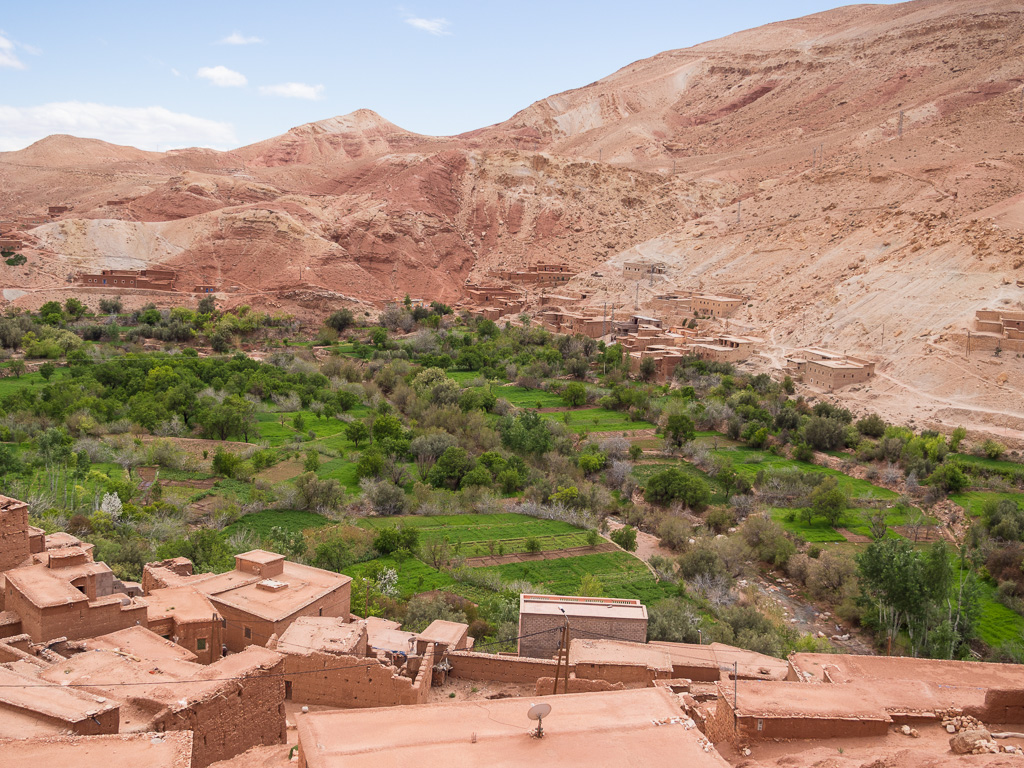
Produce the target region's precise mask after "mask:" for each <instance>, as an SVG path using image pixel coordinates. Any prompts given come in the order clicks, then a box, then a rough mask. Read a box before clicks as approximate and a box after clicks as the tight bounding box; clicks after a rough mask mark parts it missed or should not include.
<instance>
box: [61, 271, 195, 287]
mask: <svg viewBox="0 0 1024 768" xmlns="http://www.w3.org/2000/svg"><path fill="white" fill-rule="evenodd" d="M176 277H177V275H176V273H175V272H174V271H173V270H170V269H141V270H134V269H104V270H102V271H101V272H100V273H98V274H81V275H79V276H78V284H79V285H85V286H88V287H90V288H147V289H149V290H154V291H173V290H174V280H175V278H176Z"/></svg>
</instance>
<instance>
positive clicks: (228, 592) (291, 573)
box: [190, 560, 352, 621]
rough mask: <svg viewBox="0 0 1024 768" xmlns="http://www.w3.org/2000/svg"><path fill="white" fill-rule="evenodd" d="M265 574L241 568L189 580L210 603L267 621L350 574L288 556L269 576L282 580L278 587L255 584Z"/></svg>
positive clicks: (304, 603) (344, 580)
mask: <svg viewBox="0 0 1024 768" xmlns="http://www.w3.org/2000/svg"><path fill="white" fill-rule="evenodd" d="M264 578H265V577H263V576H259V575H257V574H253V573H247V572H245V571H238V570H234V571H228V572H227V573H221V574H218V575H217V576H213V577H212V578H208V579H202V580H196V581H193V582H190V583H194V584H195V585H196V589H198V590H199V591H200V592H202V593H204V594H206V595H207V596H209V597H210V599H211V600H212V601H213V602H214V603H222V604H224V605H227V606H230V607H232V608H237V609H238V610H240V611H245V612H246V613H249V614H252V615H253V616H259V617H260V618H261V619H266V620H267V621H281V620H282V619H286V618H288V617H289V616H291V615H292V614H293V613H295V612H296V611H298V610H300V609H302V608H304V607H305V606H307V605H309V604H310V603H312V602H314V601H316V600H319V599H320V598H322V597H324V596H326V595H328V594H330V593H331V592H334V591H335V590H337V589H339V588H341V587H343V586H344V585H346V584H348V583H350V582H351V581H352V578H351V577H349V576H343V575H342V574H340V573H333V572H331V571H325V570H322V569H320V568H314V567H312V566H309V565H300V564H299V563H292V562H289V561H288V560H285V562H284V570H283V571H282V572H281V573H279V574H276V575H275V576H274V577H273V580H274V581H276V582H281V583H283V584H286V585H287V587H286V588H284V589H279V590H268V589H263V588H261V587H259V586H257V585H258V583H259V582H260V581H263V580H264Z"/></svg>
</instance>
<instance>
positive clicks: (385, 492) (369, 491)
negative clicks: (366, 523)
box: [359, 477, 411, 554]
mask: <svg viewBox="0 0 1024 768" xmlns="http://www.w3.org/2000/svg"><path fill="white" fill-rule="evenodd" d="M359 487H360V488H361V489H362V491H363V498H365V499H366V501H367V502H368V503H369V504H370V507H371V509H373V511H374V512H376V513H377V514H378V515H400V514H402V512H403V511H404V510H405V491H403V490H402V489H401V488H399V487H398V486H397V485H395V484H394V483H392V482H391V481H390V480H373V479H371V478H369V477H364V478H363V479H362V480H360V481H359ZM374 547H377V544H376V542H374ZM406 549H411V547H406ZM377 550H378V551H381V552H382V551H383V550H380V548H379V547H377ZM384 554H387V553H386V552H384Z"/></svg>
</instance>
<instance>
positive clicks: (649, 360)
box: [640, 357, 658, 381]
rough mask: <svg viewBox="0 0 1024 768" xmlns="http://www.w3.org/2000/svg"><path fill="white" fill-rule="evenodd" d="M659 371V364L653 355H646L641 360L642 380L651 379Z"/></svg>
mask: <svg viewBox="0 0 1024 768" xmlns="http://www.w3.org/2000/svg"><path fill="white" fill-rule="evenodd" d="M657 373H658V364H657V363H656V362H655V361H654V358H653V357H645V358H643V359H642V360H641V361H640V380H641V381H651V380H652V379H653V378H654V377H655V375H656V374H657Z"/></svg>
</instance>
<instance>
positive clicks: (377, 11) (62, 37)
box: [0, 0, 844, 151]
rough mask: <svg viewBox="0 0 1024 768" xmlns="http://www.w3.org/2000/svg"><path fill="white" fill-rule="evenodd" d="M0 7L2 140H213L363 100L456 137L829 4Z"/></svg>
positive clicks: (269, 131)
mask: <svg viewBox="0 0 1024 768" xmlns="http://www.w3.org/2000/svg"><path fill="white" fill-rule="evenodd" d="M4 5H5V6H6V7H5V8H3V9H0V151H3V150H12V149H19V148H21V147H24V146H27V145H28V144H30V143H31V142H33V141H36V140H38V139H40V138H42V137H43V136H46V135H49V134H51V133H71V134H74V135H78V136H88V137H91V138H99V139H104V140H106V141H111V142H114V143H119V144H131V145H134V146H138V147H142V148H145V149H159V150H163V149H168V148H171V147H178V146H210V147H215V148H218V149H228V148H231V147H236V146H241V145H243V144H248V143H251V142H254V141H259V140H261V139H265V138H269V137H271V136H274V135H277V134H280V133H283V132H284V131H286V130H287V129H288V128H290V127H292V126H295V125H300V124H302V123H307V122H311V121H314V120H320V119H323V118H326V117H330V116H333V115H341V114H346V113H348V112H351V111H353V110H355V109H359V108H364V107H365V108H368V109H372V110H374V111H376V112H379V113H380V114H381V115H382V116H384V117H385V118H387V119H388V120H391V121H392V122H394V123H396V124H398V125H400V126H402V127H403V128H406V129H408V130H411V131H415V132H417V133H425V134H434V135H448V134H455V133H461V132H463V131H469V130H472V129H474V128H480V127H484V126H486V125H490V124H492V123H496V122H500V121H502V120H505V119H507V118H508V117H510V116H511V115H512V114H514V113H515V112H517V111H518V110H520V109H523V108H524V107H526V106H528V105H529V104H531V103H532V102H534V101H537V100H538V99H542V98H544V97H545V96H549V95H551V94H554V93H558V92H560V91H564V90H568V89H570V88H576V87H579V86H582V85H586V84H587V83H590V82H593V81H594V80H598V79H600V78H602V77H604V76H605V75H608V74H610V73H612V72H614V71H615V70H617V69H619V68H620V67H622V66H625V65H626V64H629V63H631V62H633V61H636V60H638V59H643V58H646V57H648V56H653V55H654V54H656V53H660V52H661V51H665V50H670V49H673V48H684V47H687V46H689V45H694V44H696V43H700V42H704V41H706V40H711V39H714V38H717V37H722V36H724V35H727V34H730V33H732V32H737V31H739V30H742V29H747V28H750V27H756V26H759V25H761V24H766V23H768V22H771V21H779V20H782V19H790V18H795V17H798V16H803V15H806V14H809V13H815V12H818V11H823V10H828V9H829V8H835V7H838V6H840V5H844V3H842V2H835V0H776V1H774V2H769V1H766V0H718V2H707V1H706V0H705V1H704V2H693V1H691V0H677V1H676V2H660V1H658V0H633V1H632V2H628V3H624V2H603V1H602V0H591V1H590V2H575V1H573V2H570V1H568V0H548V2H537V1H535V0H518V2H502V3H496V2H488V1H487V0H477V1H476V2H433V1H429V2H428V1H422V2H421V1H420V0H410V1H409V2H408V3H407V4H405V5H391V4H385V3H353V2H346V1H343V0H335V2H301V1H296V2H291V3H281V2H274V3H269V2H262V1H261V0H253V1H252V2H245V3H239V2H219V1H218V0H209V1H208V2H194V1H193V0H184V1H183V2H176V3H162V4H156V3H144V2H105V1H103V0H86V1H85V2H82V0H76V1H75V2H70V1H67V0H58V1H54V2H23V3H17V4H16V3H13V2H11V3H5V4H4Z"/></svg>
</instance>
